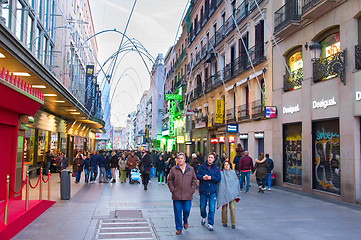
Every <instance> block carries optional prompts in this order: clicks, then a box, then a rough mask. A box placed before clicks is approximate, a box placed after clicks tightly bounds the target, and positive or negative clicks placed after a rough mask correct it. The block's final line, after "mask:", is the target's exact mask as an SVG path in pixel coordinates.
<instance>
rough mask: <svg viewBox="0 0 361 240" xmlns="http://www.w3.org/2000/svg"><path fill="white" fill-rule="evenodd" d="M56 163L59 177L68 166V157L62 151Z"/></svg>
mask: <svg viewBox="0 0 361 240" xmlns="http://www.w3.org/2000/svg"><path fill="white" fill-rule="evenodd" d="M56 164H57V167H58V171H59V178H61V171H62V170H64V169H66V168H67V167H68V159H67V158H66V157H65V156H64V153H60V156H59V157H58V160H57V161H56Z"/></svg>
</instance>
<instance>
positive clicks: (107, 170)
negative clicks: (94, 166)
mask: <svg viewBox="0 0 361 240" xmlns="http://www.w3.org/2000/svg"><path fill="white" fill-rule="evenodd" d="M110 159H111V155H110V153H109V152H108V153H107V154H106V155H105V157H104V161H105V175H106V179H107V182H109V180H110V179H111V178H112V172H111V170H110Z"/></svg>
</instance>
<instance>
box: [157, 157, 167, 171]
mask: <svg viewBox="0 0 361 240" xmlns="http://www.w3.org/2000/svg"><path fill="white" fill-rule="evenodd" d="M164 170H165V161H164V160H162V161H161V160H158V161H157V171H158V172H163V171H164Z"/></svg>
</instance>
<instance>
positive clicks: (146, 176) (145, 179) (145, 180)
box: [142, 172, 150, 186]
mask: <svg viewBox="0 0 361 240" xmlns="http://www.w3.org/2000/svg"><path fill="white" fill-rule="evenodd" d="M149 176H150V173H144V172H143V173H142V183H143V185H144V186H148V183H149Z"/></svg>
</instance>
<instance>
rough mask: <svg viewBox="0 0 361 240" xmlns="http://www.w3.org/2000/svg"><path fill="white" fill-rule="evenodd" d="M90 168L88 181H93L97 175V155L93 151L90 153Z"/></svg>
mask: <svg viewBox="0 0 361 240" xmlns="http://www.w3.org/2000/svg"><path fill="white" fill-rule="evenodd" d="M90 168H91V171H90V183H94V182H96V179H97V176H98V155H97V154H96V152H95V151H93V152H92V153H91V154H90Z"/></svg>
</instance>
